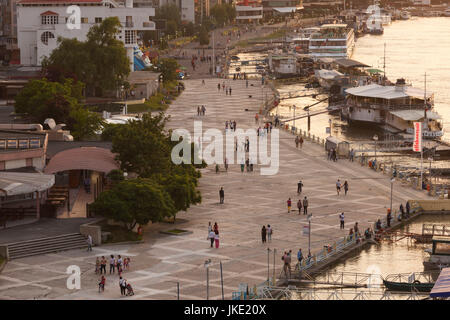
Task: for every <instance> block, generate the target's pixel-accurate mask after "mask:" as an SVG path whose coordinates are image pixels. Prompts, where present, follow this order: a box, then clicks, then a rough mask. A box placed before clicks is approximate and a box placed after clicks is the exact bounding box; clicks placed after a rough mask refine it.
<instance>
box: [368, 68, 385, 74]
mask: <svg viewBox="0 0 450 320" xmlns="http://www.w3.org/2000/svg"><path fill="white" fill-rule="evenodd" d="M367 72H369V73H370V74H375V73H382V72H383V70H380V69H367Z"/></svg>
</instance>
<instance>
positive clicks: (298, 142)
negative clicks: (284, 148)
mask: <svg viewBox="0 0 450 320" xmlns="http://www.w3.org/2000/svg"><path fill="white" fill-rule="evenodd" d="M299 144H300V138H299V137H298V136H296V137H295V147H296V148H297V149H298V145H299Z"/></svg>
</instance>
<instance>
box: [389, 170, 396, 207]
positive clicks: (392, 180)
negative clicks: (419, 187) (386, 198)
mask: <svg viewBox="0 0 450 320" xmlns="http://www.w3.org/2000/svg"><path fill="white" fill-rule="evenodd" d="M394 181H395V178H392V179H391V206H390V209H391V212H392V189H393V187H394Z"/></svg>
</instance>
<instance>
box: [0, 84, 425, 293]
mask: <svg viewBox="0 0 450 320" xmlns="http://www.w3.org/2000/svg"><path fill="white" fill-rule="evenodd" d="M219 81H222V80H217V79H208V80H206V84H205V85H202V82H201V80H200V79H198V80H189V81H186V82H185V84H186V90H185V92H184V93H183V94H182V95H181V96H180V97H179V98H178V99H177V100H175V101H174V103H173V105H172V106H171V107H170V108H169V110H168V113H169V114H170V115H171V121H170V123H169V127H170V128H185V129H188V130H191V132H193V129H192V128H193V122H194V120H199V119H200V118H201V120H202V121H203V129H204V130H206V129H208V128H217V129H220V130H223V129H224V123H225V121H226V120H230V119H231V120H236V122H237V127H238V128H243V129H246V128H255V121H254V115H255V113H256V112H257V111H258V110H259V106H260V103H261V98H262V95H264V96H265V93H266V92H265V90H263V89H262V88H261V85H260V82H259V81H251V82H250V83H251V84H253V86H249V87H248V88H246V87H245V81H239V80H236V81H232V80H231V81H229V84H230V85H231V87H232V95H231V96H229V95H225V92H224V91H222V90H221V91H220V92H218V90H217V83H218V82H219ZM267 90H268V89H267ZM267 92H269V91H267ZM249 95H252V98H249V97H248V96H249ZM202 104H203V105H205V106H206V116H204V117H198V116H197V106H198V105H202ZM245 109H248V111H245ZM202 174H203V177H202V179H201V180H200V190H201V191H202V197H203V201H202V203H201V204H200V205H198V206H193V207H192V208H191V209H189V210H188V212H187V213H184V212H183V213H179V214H178V217H179V218H181V219H184V220H188V221H186V222H184V223H180V224H176V225H175V226H173V225H170V224H156V225H152V226H149V227H147V228H146V229H145V233H144V235H145V243H142V244H137V245H120V246H111V245H109V246H101V247H99V248H94V250H93V251H92V252H90V253H88V252H86V251H83V250H72V251H68V252H62V253H57V254H48V255H44V256H39V257H32V258H24V259H19V260H14V261H11V262H9V263H8V265H7V266H6V268H5V269H4V271H3V273H1V274H0V299H14V298H30V299H33V298H41V299H42V298H46V299H52V298H58V299H103V298H107V299H120V298H121V297H120V290H119V285H118V277H117V275H112V276H110V275H109V274H108V276H107V283H106V291H105V292H104V293H102V294H99V293H98V292H97V278H98V276H97V275H95V274H94V272H93V270H94V263H95V257H96V256H101V255H105V256H107V255H109V254H111V253H113V254H122V256H129V257H131V270H130V271H127V272H125V273H124V277H125V278H126V279H127V280H128V281H129V282H130V283H131V284H132V285H133V287H134V289H135V293H136V295H135V296H133V297H131V298H129V299H176V292H177V291H176V283H177V282H179V283H180V298H181V299H205V298H206V270H205V268H204V262H205V260H207V259H211V262H212V265H211V268H210V273H209V278H210V298H211V299H220V298H221V287H220V274H219V262H220V261H222V263H223V280H224V291H225V298H226V299H230V298H231V294H232V292H233V291H237V288H238V285H239V283H248V284H249V285H250V286H253V285H255V284H259V283H261V282H263V281H265V280H266V279H267V248H270V249H276V250H277V255H276V257H275V260H274V258H273V255H272V254H271V256H270V275H271V276H272V273H273V269H272V268H273V263H274V261H275V265H276V275H278V274H279V272H280V268H281V263H282V261H281V259H280V257H281V254H282V252H283V250H287V249H292V251H293V253H294V255H295V253H296V252H297V250H298V248H300V247H301V248H303V249H304V252H306V253H307V246H308V238H307V237H305V236H303V235H302V228H303V226H304V225H305V224H306V223H307V222H306V218H305V216H304V215H298V212H296V211H293V212H291V213H290V214H288V213H287V208H286V200H287V199H288V198H289V197H291V199H292V202H293V208H296V206H295V203H296V202H297V200H298V196H297V182H298V180H299V179H301V180H302V181H303V183H304V188H303V193H302V195H301V196H302V198H303V196H305V195H306V196H308V198H309V208H308V211H309V212H310V213H312V214H313V220H312V237H311V241H312V243H311V246H312V252H313V253H314V252H315V251H318V250H319V249H321V248H322V246H323V245H324V244H327V243H332V242H333V241H334V240H336V239H338V238H340V237H343V236H344V235H347V234H348V231H349V228H350V227H353V225H354V223H355V222H356V221H358V222H359V225H360V230H364V229H365V228H366V227H368V226H369V225H372V224H373V222H374V221H376V220H377V219H378V218H381V217H384V216H385V214H386V208H387V207H389V202H390V181H389V177H388V176H385V175H383V174H381V173H377V172H374V171H372V170H370V169H368V168H366V167H361V166H360V165H359V164H358V163H356V162H355V163H350V162H348V161H347V160H340V161H338V162H336V163H334V162H330V161H328V160H327V159H326V155H325V153H324V151H323V149H322V148H321V147H320V146H318V145H316V144H311V143H309V142H305V144H304V145H303V149H301V150H299V149H296V148H295V143H294V138H293V136H291V135H289V134H288V133H286V132H280V169H279V172H278V174H277V175H274V176H262V175H260V174H259V167H258V166H256V168H255V171H254V172H253V173H247V172H244V173H241V172H240V168H239V165H230V167H229V169H228V172H224V171H223V167H222V171H221V172H220V173H219V174H216V173H215V170H214V166H210V167H208V168H205V169H203V170H202ZM337 179H340V180H341V181H342V182H343V181H344V180H347V181H348V182H349V193H348V195H347V196H344V195H343V193H341V195H340V196H337V194H336V188H335V182H336V180H337ZM221 186H223V187H224V190H225V203H224V204H223V205H220V204H219V189H220V187H221ZM427 198H429V197H428V196H427V195H425V193H422V192H419V191H416V190H412V189H411V188H404V187H402V186H400V185H398V184H397V183H395V185H394V208H398V205H399V204H400V202H403V203H404V202H405V201H406V200H408V199H427ZM342 211H344V212H345V216H346V228H345V230H340V229H339V218H338V214H339V213H340V212H342ZM208 221H211V222H212V223H213V224H214V222H217V223H218V225H219V231H220V248H219V249H215V248H210V247H209V241H207V239H206V236H207V228H208ZM267 224H270V225H271V226H273V229H274V234H273V239H272V242H271V243H267V244H265V245H263V244H262V243H261V227H262V225H267ZM174 227H176V228H181V229H187V230H190V231H192V232H193V233H192V234H190V235H186V236H169V235H162V234H160V233H159V232H158V231H159V230H169V229H172V228H174ZM293 260H295V259H293ZM68 265H78V266H80V268H81V271H82V281H81V290H75V291H70V290H68V289H66V277H67V275H66V274H65V269H66V267H67V266H68ZM361 272H365V270H361ZM123 299H125V298H123ZM127 299H128V298H127Z"/></svg>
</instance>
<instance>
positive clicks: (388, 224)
mask: <svg viewBox="0 0 450 320" xmlns="http://www.w3.org/2000/svg"><path fill="white" fill-rule="evenodd" d="M391 219H392V214H391V209H390V208H388V209H387V215H386V221H387V226H388V227H390V226H391Z"/></svg>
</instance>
